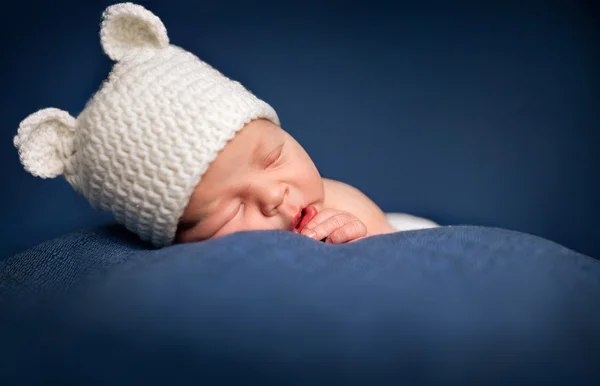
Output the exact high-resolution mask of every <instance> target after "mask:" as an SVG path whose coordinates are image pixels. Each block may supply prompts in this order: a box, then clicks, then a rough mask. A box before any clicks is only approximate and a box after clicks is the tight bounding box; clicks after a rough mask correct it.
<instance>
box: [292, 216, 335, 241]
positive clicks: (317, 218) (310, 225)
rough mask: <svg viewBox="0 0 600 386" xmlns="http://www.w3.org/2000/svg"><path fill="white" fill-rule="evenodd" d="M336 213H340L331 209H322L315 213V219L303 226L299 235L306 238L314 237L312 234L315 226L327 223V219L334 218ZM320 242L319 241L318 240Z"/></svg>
mask: <svg viewBox="0 0 600 386" xmlns="http://www.w3.org/2000/svg"><path fill="white" fill-rule="evenodd" d="M337 213H340V212H339V211H337V210H333V209H324V210H323V211H321V212H319V213H317V214H316V215H315V217H313V218H312V219H311V220H310V221H309V222H308V223H307V224H306V225H305V226H304V228H302V230H301V231H300V233H301V234H303V235H305V236H308V237H313V238H316V237H314V236H315V233H314V231H313V230H314V229H315V227H316V226H317V225H319V224H321V223H322V222H324V221H327V220H328V219H330V218H331V217H333V216H335V215H336V214H337ZM319 240H320V239H319Z"/></svg>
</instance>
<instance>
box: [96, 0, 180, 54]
mask: <svg viewBox="0 0 600 386" xmlns="http://www.w3.org/2000/svg"><path fill="white" fill-rule="evenodd" d="M100 41H101V43H102V48H103V49H104V52H106V54H107V55H108V56H109V57H110V58H111V59H112V60H114V61H119V60H121V58H123V56H124V55H125V54H126V53H127V52H129V51H131V50H134V49H137V48H156V49H160V48H164V47H167V46H168V45H169V37H168V36H167V29H166V28H165V26H164V25H163V23H162V21H160V19H159V18H158V17H156V16H155V15H154V14H153V13H152V12H150V11H148V10H147V9H146V8H144V7H142V6H141V5H137V4H132V3H121V4H114V5H111V6H110V7H108V8H106V10H105V11H104V13H103V14H102V24H101V27H100Z"/></svg>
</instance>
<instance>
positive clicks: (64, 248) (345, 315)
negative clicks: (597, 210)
mask: <svg viewBox="0 0 600 386" xmlns="http://www.w3.org/2000/svg"><path fill="white" fill-rule="evenodd" d="M0 300H1V302H2V309H1V310H0V323H1V324H2V326H1V327H2V328H0V342H1V344H0V354H1V356H2V358H0V359H1V361H0V363H1V366H2V367H1V369H2V371H0V384H2V385H9V384H20V385H26V384H46V383H48V382H50V381H51V382H52V383H54V384H65V385H66V384H70V385H71V384H84V385H100V384H110V385H115V384H153V383H157V384H169V385H172V384H182V383H186V384H187V383H189V384H212V385H214V384H239V383H240V382H242V381H243V384H260V385H265V384H278V385H287V384H307V385H313V384H338V383H341V384H383V383H385V384H389V383H393V384H397V382H400V381H405V382H413V384H434V383H438V384H439V383H452V382H462V383H470V382H475V381H479V382H484V383H486V384H508V383H511V382H512V383H514V382H517V381H527V382H529V381H533V380H539V381H542V382H545V384H570V385H573V384H585V383H587V382H592V381H594V379H596V380H597V379H598V378H597V377H598V376H600V366H598V363H600V261H598V260H595V259H593V258H591V257H588V256H584V255H581V254H578V253H576V252H573V251H571V250H569V249H566V248H563V247H562V246H560V245H557V244H555V243H553V242H550V241H548V240H545V239H541V238H538V237H535V236H531V235H528V234H523V233H518V232H514V231H508V230H502V229H493V228H481V227H442V228H435V229H427V230H420V231H410V232H403V233H396V234H391V235H383V236H376V237H371V238H368V239H364V240H360V241H357V242H354V243H350V244H344V245H327V244H325V243H321V242H317V241H313V240H310V239H307V238H305V237H303V236H299V235H296V234H293V233H290V232H279V231H261V232H245V233H238V234H234V235H229V236H226V237H223V238H220V239H215V240H210V241H207V242H203V243H195V244H187V245H177V246H173V247H169V248H165V249H161V250H155V249H152V248H150V247H149V246H148V245H146V244H144V243H140V242H139V241H137V239H135V238H134V237H133V236H132V235H130V234H129V233H127V232H126V231H124V230H122V229H121V228H120V227H118V226H112V227H103V228H99V229H91V230H88V231H82V232H78V233H75V234H71V235H67V236H65V237H62V238H60V239H57V240H53V241H50V242H47V243H44V244H41V245H39V246H37V247H35V248H33V249H31V250H28V251H26V252H24V253H22V254H19V255H16V256H14V257H12V258H10V259H8V260H6V261H4V262H2V263H0ZM595 377H596V378H595ZM203 382H204V383H203Z"/></svg>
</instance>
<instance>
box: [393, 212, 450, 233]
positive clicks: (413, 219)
mask: <svg viewBox="0 0 600 386" xmlns="http://www.w3.org/2000/svg"><path fill="white" fill-rule="evenodd" d="M385 217H386V218H387V220H388V222H389V223H390V225H391V226H392V227H394V228H395V229H396V230H398V231H410V230H416V229H427V228H437V227H439V226H440V225H439V224H437V223H435V222H433V221H431V220H428V219H426V218H423V217H418V216H413V215H410V214H408V213H385Z"/></svg>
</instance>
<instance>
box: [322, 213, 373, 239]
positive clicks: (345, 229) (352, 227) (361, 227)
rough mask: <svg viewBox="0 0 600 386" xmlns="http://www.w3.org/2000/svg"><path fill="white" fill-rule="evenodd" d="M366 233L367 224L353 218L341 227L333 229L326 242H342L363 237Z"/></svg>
mask: <svg viewBox="0 0 600 386" xmlns="http://www.w3.org/2000/svg"><path fill="white" fill-rule="evenodd" d="M366 235H367V226H366V225H365V224H364V223H363V222H362V221H360V220H359V219H357V218H355V219H354V220H351V221H350V222H347V223H346V224H344V225H343V226H342V227H341V228H339V229H336V230H335V231H333V232H332V233H331V234H330V235H329V237H327V240H326V242H327V243H329V244H342V243H346V242H348V241H353V240H357V239H360V238H362V237H365V236H366Z"/></svg>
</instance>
